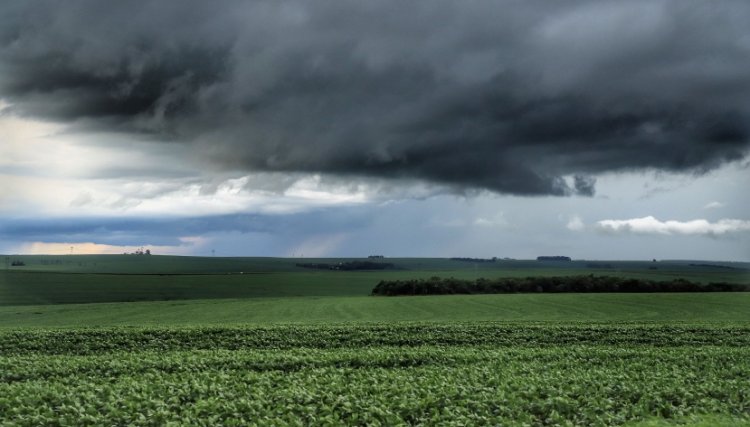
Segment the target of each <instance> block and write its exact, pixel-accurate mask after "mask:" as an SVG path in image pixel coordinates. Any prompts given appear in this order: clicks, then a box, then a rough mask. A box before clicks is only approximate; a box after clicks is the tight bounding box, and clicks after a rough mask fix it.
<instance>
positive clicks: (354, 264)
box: [297, 261, 395, 271]
mask: <svg viewBox="0 0 750 427" xmlns="http://www.w3.org/2000/svg"><path fill="white" fill-rule="evenodd" d="M297 267H302V268H312V269H316V270H342V271H351V270H387V269H391V268H394V267H395V266H394V265H393V264H391V263H389V262H371V261H349V262H340V263H337V264H325V263H312V262H310V263H298V264H297Z"/></svg>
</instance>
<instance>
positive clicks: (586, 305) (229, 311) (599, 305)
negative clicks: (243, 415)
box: [0, 293, 750, 328]
mask: <svg viewBox="0 0 750 427" xmlns="http://www.w3.org/2000/svg"><path fill="white" fill-rule="evenodd" d="M401 321H438V322H444V321H560V322H587V321H599V322H606V321H609V322H629V321H648V322H725V323H731V322H750V293H741V294H726V293H709V294H541V295H540V294H517V295H451V296H448V295H445V296H422V297H301V298H249V299H210V300H189V301H150V302H133V303H99V304H57V305H49V304H47V305H24V306H5V307H2V306H0V328H26V327H32V328H37V327H39V328H60V327H66V328H70V327H92V326H116V325H119V326H141V325H158V326H175V325H182V326H190V325H232V324H234V325H241V324H277V323H306V324H310V323H331V322H334V323H338V322H401Z"/></svg>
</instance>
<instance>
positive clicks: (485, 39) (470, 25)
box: [0, 0, 750, 195]
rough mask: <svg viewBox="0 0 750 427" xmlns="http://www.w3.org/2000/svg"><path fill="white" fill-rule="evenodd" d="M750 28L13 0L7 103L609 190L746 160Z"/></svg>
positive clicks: (665, 14) (313, 157)
mask: <svg viewBox="0 0 750 427" xmlns="http://www.w3.org/2000/svg"><path fill="white" fill-rule="evenodd" d="M748 22H750V4H748V3H747V2H745V1H740V0H737V1H731V0H727V1H723V2H708V1H684V0H674V1H666V0H665V1H659V0H653V1H651V0H649V1H637V0H634V1H628V2H622V1H617V2H606V1H561V2H553V3H551V2H535V1H531V2H529V1H503V2H482V1H462V2H455V1H440V0H438V1H433V0H430V1H421V0H420V1H413V2H396V1H391V0H378V1H374V2H366V3H363V2H340V1H325V0H322V1H315V2H305V1H299V2H295V1H285V2H269V1H254V2H219V3H214V2H205V1H192V2H186V1H179V2H178V1H174V2H170V1H154V2H146V1H138V2H116V3H111V2H109V3H107V4H104V3H102V2H97V1H74V2H57V1H50V2H43V1H30V2H20V1H19V2H3V4H2V5H0V97H3V98H6V99H7V100H8V101H10V102H12V103H13V104H14V108H15V109H16V110H17V111H18V112H19V113H22V114H26V115H29V116H32V117H38V118H44V119H52V120H60V121H65V122H71V123H75V124H76V125H77V126H79V127H80V128H82V129H88V128H97V129H105V130H115V131H124V132H133V133H139V134H145V135H149V136H150V137H152V138H154V139H159V140H165V141H172V142H176V143H178V144H179V145H176V147H189V148H190V149H192V150H195V153H196V155H199V156H202V157H205V158H206V159H207V160H208V162H209V163H210V164H211V165H212V166H214V167H219V168H222V169H229V170H236V169H239V170H255V171H258V170H261V171H282V172H286V171H293V172H323V173H328V174H333V175H343V176H346V175H368V176H380V177H388V178H410V179H413V178H416V179H423V180H427V181H431V182H436V183H441V184H448V185H453V186H457V187H461V188H484V189H489V190H492V191H497V192H502V193H512V194H523V195H541V194H553V195H565V194H574V193H577V194H581V195H592V194H594V190H595V189H594V186H595V180H594V178H593V176H595V175H596V174H599V173H602V172H607V171H622V170H636V169H658V170H667V171H676V172H691V173H692V172H703V171H706V170H710V169H712V168H715V167H718V166H720V165H721V164H723V163H725V162H728V161H732V160H737V159H741V158H743V157H744V156H745V155H746V154H747V152H748V144H749V139H750V138H748V135H749V132H750V129H748V123H750V121H749V119H750V104H749V103H748V102H747V100H748V99H750V75H749V74H748V73H747V70H748V69H750V26H748V25H747V23H748ZM179 149H181V148H179ZM564 176H574V177H575V179H574V180H573V182H571V183H567V182H566V181H565V179H563V177H564Z"/></svg>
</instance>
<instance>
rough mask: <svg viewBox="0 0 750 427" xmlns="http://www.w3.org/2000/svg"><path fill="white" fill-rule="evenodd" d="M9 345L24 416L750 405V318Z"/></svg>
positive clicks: (87, 421) (266, 420) (141, 336)
mask: <svg viewBox="0 0 750 427" xmlns="http://www.w3.org/2000/svg"><path fill="white" fill-rule="evenodd" d="M0 342H2V344H1V350H0V351H1V352H2V358H0V396H1V397H0V414H2V415H1V416H2V418H3V421H5V422H11V423H13V424H15V425H28V426H38V425H45V424H55V425H102V424H104V425H170V424H171V425H195V424H200V425H236V426H240V425H388V426H390V425H532V426H542V425H602V426H607V425H623V424H628V423H638V422H644V421H649V420H653V419H654V418H656V419H677V420H680V419H695V418H691V417H696V416H697V417H703V416H710V417H712V418H711V419H712V420H714V421H715V420H722V421H725V422H728V423H732V425H736V424H737V423H742V422H746V421H747V416H748V411H749V410H750V327H748V326H741V327H739V326H732V325H680V326H674V325H673V326H661V325H653V324H629V325H621V326H613V325H609V324H587V325H569V326H554V325H550V324H537V323H523V324H513V323H481V324H477V323H469V324H447V323H428V324H399V325H394V324H371V325H366V326H364V325H358V326H352V325H325V326H290V325H287V326H276V327H241V328H186V329H99V330H74V331H34V332H23V333H22V332H4V333H2V336H1V339H0ZM707 414H709V415H707ZM717 417H718V418H717Z"/></svg>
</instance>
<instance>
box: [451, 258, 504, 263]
mask: <svg viewBox="0 0 750 427" xmlns="http://www.w3.org/2000/svg"><path fill="white" fill-rule="evenodd" d="M451 261H463V262H495V261H497V257H492V258H458V257H454V258H451Z"/></svg>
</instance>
